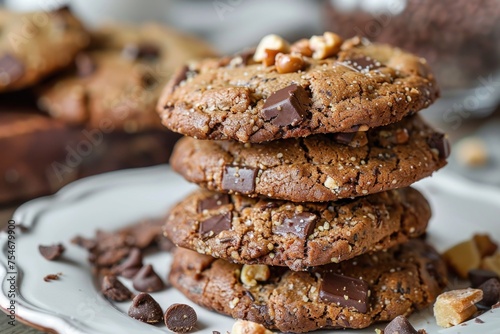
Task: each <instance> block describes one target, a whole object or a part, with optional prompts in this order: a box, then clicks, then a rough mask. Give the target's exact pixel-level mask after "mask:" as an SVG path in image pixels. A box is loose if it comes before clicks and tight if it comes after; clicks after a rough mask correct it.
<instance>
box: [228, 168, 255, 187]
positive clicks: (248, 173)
mask: <svg viewBox="0 0 500 334" xmlns="http://www.w3.org/2000/svg"><path fill="white" fill-rule="evenodd" d="M256 177H257V170H256V169H254V168H249V167H239V166H226V168H224V173H223V174H222V189H224V190H233V191H235V192H238V193H240V194H248V193H251V192H252V191H254V190H255V178H256Z"/></svg>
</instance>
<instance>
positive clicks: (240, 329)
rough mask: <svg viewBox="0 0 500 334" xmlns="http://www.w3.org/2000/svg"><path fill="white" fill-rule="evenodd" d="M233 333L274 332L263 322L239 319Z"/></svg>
mask: <svg viewBox="0 0 500 334" xmlns="http://www.w3.org/2000/svg"><path fill="white" fill-rule="evenodd" d="M231 334H273V332H271V331H270V330H267V329H266V327H264V326H262V325H261V324H258V323H255V322H252V321H246V320H237V321H236V322H235V323H234V325H233V328H232V329H231Z"/></svg>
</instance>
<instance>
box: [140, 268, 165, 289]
mask: <svg viewBox="0 0 500 334" xmlns="http://www.w3.org/2000/svg"><path fill="white" fill-rule="evenodd" d="M132 285H133V287H134V289H136V290H137V291H142V292H155V291H160V290H163V288H165V283H163V281H162V280H161V278H160V276H158V274H157V273H156V272H155V271H154V269H153V266H151V265H150V264H148V265H145V266H144V267H142V269H141V270H139V272H138V273H137V274H136V275H135V277H134V280H133V281H132Z"/></svg>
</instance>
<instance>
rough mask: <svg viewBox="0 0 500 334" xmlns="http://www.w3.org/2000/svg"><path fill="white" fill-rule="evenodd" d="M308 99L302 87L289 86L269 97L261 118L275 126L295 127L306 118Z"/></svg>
mask: <svg viewBox="0 0 500 334" xmlns="http://www.w3.org/2000/svg"><path fill="white" fill-rule="evenodd" d="M309 102H310V98H309V96H308V94H307V92H306V90H305V89H304V88H303V87H302V86H298V85H295V84H293V85H290V86H288V87H285V88H283V89H280V90H278V91H277V92H274V93H273V94H271V96H269V98H268V99H267V100H266V103H264V107H263V108H262V116H263V117H264V119H265V120H266V121H271V123H272V124H274V125H277V126H286V125H291V126H296V125H298V124H300V123H302V121H303V120H304V118H305V117H306V116H307V109H308V105H309Z"/></svg>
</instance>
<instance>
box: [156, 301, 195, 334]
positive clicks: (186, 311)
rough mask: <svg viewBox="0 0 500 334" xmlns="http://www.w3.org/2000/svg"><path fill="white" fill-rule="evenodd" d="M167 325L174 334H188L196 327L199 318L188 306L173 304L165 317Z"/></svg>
mask: <svg viewBox="0 0 500 334" xmlns="http://www.w3.org/2000/svg"><path fill="white" fill-rule="evenodd" d="M163 320H164V321H165V325H166V326H167V328H168V329H170V330H171V331H172V332H176V333H186V332H189V331H190V330H191V329H193V327H194V326H195V325H196V322H197V321H198V316H197V315H196V311H195V310H194V309H193V308H192V307H191V306H189V305H186V304H173V305H171V306H170V307H169V308H168V309H167V311H165V315H164V317H163Z"/></svg>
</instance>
